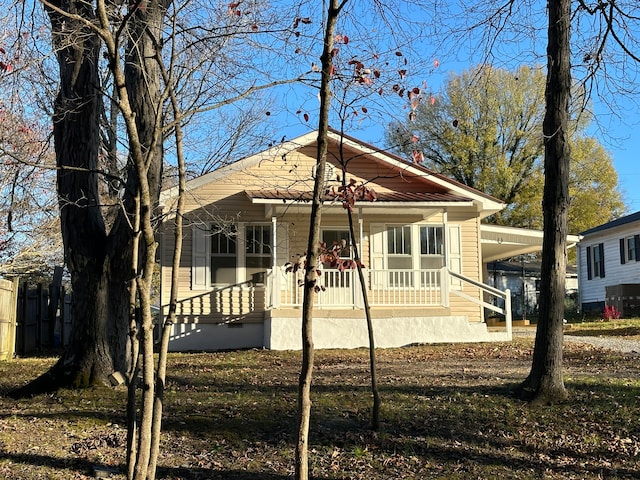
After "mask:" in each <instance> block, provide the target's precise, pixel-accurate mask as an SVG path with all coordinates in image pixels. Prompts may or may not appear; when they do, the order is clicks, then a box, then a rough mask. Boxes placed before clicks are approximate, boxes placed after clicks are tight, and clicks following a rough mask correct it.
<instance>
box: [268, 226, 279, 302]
mask: <svg viewBox="0 0 640 480" xmlns="http://www.w3.org/2000/svg"><path fill="white" fill-rule="evenodd" d="M277 244H278V219H277V217H271V281H270V282H267V285H268V286H269V287H270V288H271V291H269V292H267V295H271V306H272V308H278V307H279V306H280V269H279V268H278V252H277V250H276V245H277Z"/></svg>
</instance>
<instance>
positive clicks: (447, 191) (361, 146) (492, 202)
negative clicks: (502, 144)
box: [160, 129, 505, 218]
mask: <svg viewBox="0 0 640 480" xmlns="http://www.w3.org/2000/svg"><path fill="white" fill-rule="evenodd" d="M328 136H329V141H331V142H333V143H334V144H340V143H341V144H342V145H344V146H347V147H349V148H352V149H355V150H357V151H359V152H361V154H362V155H367V156H368V157H369V158H372V159H374V160H375V161H377V162H380V163H382V164H385V165H387V166H389V167H391V168H394V169H398V170H401V171H403V172H407V173H411V174H413V175H416V176H418V177H421V178H423V179H425V180H428V181H429V182H430V183H432V184H433V185H434V186H436V187H438V188H439V189H440V190H441V191H442V192H443V193H441V194H437V193H430V194H427V193H424V194H422V197H420V194H414V195H413V196H412V195H410V194H407V193H404V192H396V193H395V194H392V195H387V196H385V199H384V200H383V199H382V198H379V201H381V202H383V201H384V202H389V203H396V202H416V203H425V202H428V203H429V204H430V205H433V203H441V202H447V203H450V202H460V204H462V203H464V202H468V203H469V204H470V205H471V204H473V205H476V208H477V210H478V212H479V215H480V218H485V217H487V216H489V215H491V214H493V213H496V212H498V211H500V210H502V209H503V208H504V207H505V204H504V202H502V201H501V200H498V199H497V198H495V197H492V196H491V195H488V194H486V193H484V192H481V191H479V190H476V189H474V188H471V187H469V186H467V185H464V184H462V183H460V182H457V181H455V180H452V179H450V178H447V177H445V176H444V175H441V174H439V173H436V172H434V171H432V170H429V169H428V168H425V167H423V166H421V165H416V164H412V163H409V162H407V161H406V160H405V159H404V158H402V157H400V156H398V155H396V154H393V153H390V152H388V151H385V150H383V149H380V148H378V147H374V146H372V145H370V144H367V143H365V142H362V141H361V140H358V139H356V138H355V137H352V136H349V135H346V134H342V133H340V132H338V131H336V130H333V129H330V130H329V134H328ZM317 138H318V133H317V131H310V132H308V133H306V134H304V135H301V136H299V137H297V138H294V139H292V140H289V141H287V142H283V143H281V144H278V145H275V146H270V147H269V148H268V149H266V150H264V151H262V152H259V153H257V154H254V155H250V156H248V157H246V158H243V159H241V160H239V161H237V162H234V163H232V164H229V165H226V166H224V167H220V168H218V169H216V170H214V171H213V172H210V173H207V174H205V175H202V176H200V177H198V178H195V179H193V180H190V181H188V182H187V185H186V190H187V191H188V192H189V191H194V190H196V189H198V188H199V187H202V186H204V185H207V184H209V183H211V182H214V181H218V180H221V179H224V178H225V177H226V176H227V175H230V174H231V173H234V172H237V171H238V169H247V168H250V167H253V166H256V165H259V164H260V162H262V161H264V160H265V159H272V158H278V157H285V156H286V155H287V154H288V153H290V152H292V151H295V150H297V149H300V148H303V147H308V146H311V145H314V144H315V143H316V142H317ZM177 193H178V188H177V187H172V188H169V189H167V190H164V191H163V192H162V193H161V194H160V205H163V206H164V205H166V204H167V203H169V202H170V200H171V199H172V198H175V197H176V196H177ZM246 193H247V195H249V197H250V198H252V200H254V201H255V199H262V201H265V200H268V199H271V200H275V199H279V200H280V201H282V200H283V198H282V196H281V195H283V192H275V191H271V198H269V195H268V194H267V193H262V194H260V193H257V192H255V191H253V192H246ZM403 193H404V195H403ZM299 196H300V194H298V197H299ZM285 200H286V199H285ZM289 200H292V201H294V200H296V199H293V198H291V199H289ZM297 200H298V201H299V200H301V199H300V198H298V199H297Z"/></svg>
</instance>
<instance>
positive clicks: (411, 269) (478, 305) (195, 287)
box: [159, 131, 542, 350]
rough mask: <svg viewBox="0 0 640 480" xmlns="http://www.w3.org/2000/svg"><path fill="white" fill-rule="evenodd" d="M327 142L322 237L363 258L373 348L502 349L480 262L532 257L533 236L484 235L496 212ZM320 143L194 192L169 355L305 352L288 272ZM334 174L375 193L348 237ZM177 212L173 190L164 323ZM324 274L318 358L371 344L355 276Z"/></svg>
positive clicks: (351, 143)
mask: <svg viewBox="0 0 640 480" xmlns="http://www.w3.org/2000/svg"><path fill="white" fill-rule="evenodd" d="M329 136H330V149H329V155H328V162H329V165H328V166H327V172H326V174H325V178H324V182H325V188H326V191H327V194H326V196H325V201H324V204H323V208H322V223H321V234H322V238H323V241H324V242H326V244H327V245H332V244H333V243H334V242H343V244H344V245H345V246H346V247H345V248H344V250H343V251H342V252H341V255H342V256H344V257H345V258H347V257H350V256H352V255H353V248H352V247H353V246H354V245H355V246H357V248H358V249H359V252H360V254H361V257H362V261H363V263H364V265H365V267H366V268H365V270H364V273H365V278H366V283H367V287H366V288H367V296H368V299H369V302H370V305H371V311H372V316H373V319H374V332H375V340H376V346H379V347H393V346H401V345H407V344H412V343H435V342H479V341H500V340H510V339H511V318H510V308H509V303H510V296H509V292H501V291H499V290H497V289H494V288H492V287H490V286H489V285H486V284H485V283H483V279H486V277H487V269H486V263H487V262H488V261H490V260H495V259H496V258H505V257H508V256H510V253H511V252H513V253H514V254H516V253H521V252H523V251H535V250H536V249H538V250H539V249H540V245H541V241H542V238H541V236H540V235H538V234H537V233H536V234H533V235H532V234H530V233H529V231H527V230H522V229H513V228H509V229H502V227H495V226H491V227H488V226H483V225H482V223H481V222H482V220H483V219H484V218H485V217H487V216H488V215H491V214H492V213H495V212H497V211H499V210H500V209H502V208H503V207H504V204H503V203H502V202H500V201H499V200H497V199H495V198H493V197H491V196H489V195H486V194H484V193H482V192H479V191H477V190H474V189H472V188H469V187H467V186H465V185H461V184H459V183H457V182H455V181H452V180H450V179H447V178H445V177H444V176H442V175H439V174H436V173H434V172H432V171H430V170H428V169H425V168H423V167H420V166H417V165H413V164H411V163H408V162H406V161H405V160H404V159H402V158H400V157H398V156H395V155H392V154H389V153H387V152H383V151H380V150H378V149H376V148H374V147H372V146H371V145H367V144H365V143H363V142H360V141H358V140H356V139H354V138H352V137H348V136H341V135H339V134H338V133H337V132H333V131H332V132H331V133H330V135H329ZM316 139H317V133H316V132H311V133H309V134H306V135H303V136H301V137H299V138H296V139H294V140H291V141H289V142H286V143H284V144H281V145H277V146H275V147H272V148H269V149H268V150H266V151H263V152H260V153H258V154H256V155H253V156H251V157H248V158H245V159H244V160H241V161H238V162H236V163H234V164H231V165H229V166H226V167H223V168H220V169H218V170H216V171H214V172H212V173H209V174H207V175H204V176H202V177H199V178H197V179H194V180H192V181H190V182H188V184H187V194H186V195H187V196H186V205H187V207H186V212H185V215H184V224H185V226H184V233H185V238H184V242H183V253H182V259H181V262H180V272H179V274H180V286H179V302H178V309H177V323H176V324H175V325H174V326H173V331H172V335H171V343H170V348H171V349H172V350H215V349H227V348H250V347H257V348H269V349H298V348H300V345H301V328H300V325H301V306H302V288H301V287H299V281H300V277H301V275H300V274H294V273H287V272H286V271H285V270H286V269H285V265H286V264H287V263H288V262H292V261H296V260H297V259H299V258H300V256H301V255H303V254H304V252H305V250H306V248H307V239H308V234H309V213H310V202H309V199H310V198H311V194H312V191H313V184H314V177H315V170H316V168H315V163H316V160H315V158H316ZM340 159H342V162H341V161H340ZM341 164H346V165H347V168H346V171H347V173H346V179H347V181H351V179H353V180H355V182H356V185H360V184H363V183H365V184H366V185H367V186H368V187H370V188H372V189H373V190H374V191H375V192H376V194H377V199H376V200H375V201H365V200H361V201H358V202H357V203H356V204H355V207H354V209H353V213H354V224H355V225H354V226H355V236H354V237H355V238H351V236H350V235H349V227H348V220H347V213H346V211H345V209H344V207H343V204H342V201H341V200H340V199H339V198H336V195H335V194H334V193H332V192H333V191H334V190H333V189H332V187H336V188H337V187H338V186H340V184H341V180H342V176H343V173H342V172H343V168H342V167H341V166H340V165H341ZM175 201H176V191H175V189H170V190H167V191H165V192H164V193H163V195H162V197H161V204H162V206H163V208H164V211H165V213H166V220H165V222H164V224H163V226H162V228H161V232H160V235H159V239H160V252H161V264H162V288H161V302H162V307H163V309H162V310H163V312H166V306H167V303H168V298H169V288H170V265H171V257H172V252H173V247H174V245H173V242H174V240H173V217H172V213H171V212H172V209H173V208H174V206H175ZM485 227H488V228H485ZM483 251H485V256H486V257H487V258H483ZM321 269H322V275H321V276H320V279H319V282H320V283H321V285H322V286H323V287H324V290H322V291H320V292H319V293H318V295H317V301H316V309H315V314H314V322H313V334H314V343H315V345H316V347H317V348H352V347H361V346H366V345H368V340H367V329H366V323H365V320H364V311H363V301H362V299H363V295H362V290H361V288H360V283H359V281H358V277H357V272H356V271H353V270H345V271H339V270H338V269H332V268H330V266H329V265H324V266H322V267H321ZM300 273H301V272H300ZM495 305H502V306H505V307H506V308H505V310H506V314H505V312H504V311H503V309H502V308H500V307H496V306H495ZM485 309H490V310H493V311H497V312H498V313H499V314H500V313H502V314H504V315H505V317H506V322H505V326H504V327H503V328H501V329H498V331H495V329H488V328H487V325H486V324H485V323H484V312H485Z"/></svg>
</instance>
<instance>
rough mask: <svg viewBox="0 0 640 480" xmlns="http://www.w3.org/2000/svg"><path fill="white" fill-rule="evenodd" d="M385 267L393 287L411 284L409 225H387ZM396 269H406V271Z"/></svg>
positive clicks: (411, 260) (411, 264)
mask: <svg viewBox="0 0 640 480" xmlns="http://www.w3.org/2000/svg"><path fill="white" fill-rule="evenodd" d="M387 267H388V268H389V270H396V271H392V272H389V283H390V284H391V285H392V286H395V287H410V286H412V285H413V275H412V272H411V271H410V270H411V269H412V267H413V259H412V257H411V227H410V226H408V225H405V226H397V227H396V226H392V227H387ZM398 270H407V271H406V272H403V271H398Z"/></svg>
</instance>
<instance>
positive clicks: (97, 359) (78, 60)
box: [13, 0, 130, 397]
mask: <svg viewBox="0 0 640 480" xmlns="http://www.w3.org/2000/svg"><path fill="white" fill-rule="evenodd" d="M52 5H53V6H54V7H56V8H58V9H60V10H62V11H66V12H71V13H74V14H78V15H81V16H83V17H84V18H87V19H89V20H90V19H95V15H94V13H93V11H92V9H91V5H89V4H87V3H86V2H80V1H76V0H62V1H58V2H52ZM47 13H48V14H49V18H50V21H51V27H52V38H53V45H54V49H55V52H56V54H57V58H58V66H59V71H60V90H59V92H58V96H57V99H56V102H55V107H54V116H53V133H54V143H55V151H56V163H57V167H58V173H57V189H58V194H59V205H60V219H61V230H62V236H63V240H64V247H65V258H66V263H67V266H68V269H69V272H70V275H71V285H72V289H73V292H74V301H73V304H72V306H71V309H72V316H73V319H74V325H73V329H72V334H71V338H70V342H69V346H68V347H67V349H66V350H65V352H64V354H63V355H62V357H61V358H60V360H59V361H58V362H57V363H56V364H55V365H54V366H53V367H52V368H51V369H50V370H49V371H48V372H46V373H45V374H44V375H42V376H41V377H38V378H37V379H36V380H34V381H32V382H31V383H30V384H28V385H27V386H25V387H23V388H21V389H18V390H16V391H14V392H13V395H14V396H16V397H18V396H23V395H33V394H37V393H42V392H45V391H51V390H55V389H57V388H60V387H84V386H88V385H93V384H100V383H106V381H107V376H108V375H109V374H110V373H112V372H113V371H114V370H117V369H121V368H123V367H125V366H126V363H127V360H128V359H127V355H126V348H127V338H126V331H127V329H128V325H127V318H128V315H127V305H126V302H122V301H121V300H122V298H123V295H124V298H126V295H127V285H126V282H127V279H128V273H129V272H128V271H127V272H126V273H125V272H122V270H121V267H120V266H121V265H126V266H127V269H128V266H129V265H130V263H129V262H127V259H128V258H129V255H128V253H127V252H128V248H127V247H130V243H129V242H128V240H127V239H126V238H124V239H122V238H119V239H114V237H112V236H110V235H109V234H108V231H107V226H106V225H105V222H104V218H103V214H102V212H101V205H102V200H101V196H100V187H99V182H100V180H101V178H100V176H101V174H100V172H99V168H100V166H99V155H100V151H101V142H100V116H101V113H102V111H103V105H102V100H101V92H100V77H99V72H98V63H99V61H100V47H101V42H100V39H99V37H98V36H97V34H96V32H95V31H94V30H93V29H91V28H89V27H87V26H86V25H85V24H83V23H82V22H78V21H75V20H73V19H70V18H68V17H67V16H66V15H64V14H62V13H60V12H59V11H57V10H55V9H53V8H47ZM74 32H75V33H74ZM114 298H119V299H120V301H119V302H114V301H113V299H114ZM122 334H123V335H124V339H122V338H121V335H122Z"/></svg>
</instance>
